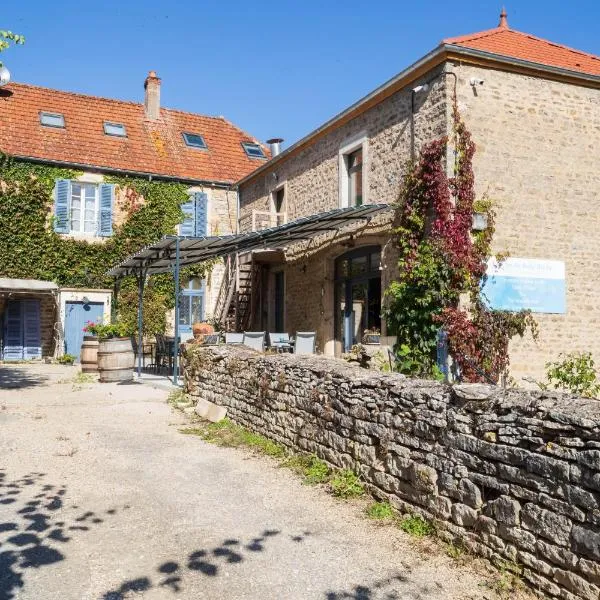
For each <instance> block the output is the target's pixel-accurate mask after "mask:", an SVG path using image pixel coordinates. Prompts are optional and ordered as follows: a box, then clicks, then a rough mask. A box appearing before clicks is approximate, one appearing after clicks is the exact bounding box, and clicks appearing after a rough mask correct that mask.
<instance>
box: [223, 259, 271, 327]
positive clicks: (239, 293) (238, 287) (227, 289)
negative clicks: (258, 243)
mask: <svg viewBox="0 0 600 600" xmlns="http://www.w3.org/2000/svg"><path fill="white" fill-rule="evenodd" d="M259 272H260V271H259V268H258V266H257V265H255V264H254V263H253V261H252V256H251V255H245V256H242V257H240V256H238V255H235V254H232V255H229V256H228V257H227V260H226V261H225V272H224V274H223V281H222V282H221V288H220V289H219V295H218V297H217V303H216V307H215V320H216V321H217V322H218V323H219V324H220V325H221V327H222V328H223V329H224V330H225V331H244V330H247V329H248V327H249V326H250V324H251V321H252V311H253V308H254V305H253V292H254V290H256V289H257V288H256V286H257V285H258V283H259V282H258V274H259Z"/></svg>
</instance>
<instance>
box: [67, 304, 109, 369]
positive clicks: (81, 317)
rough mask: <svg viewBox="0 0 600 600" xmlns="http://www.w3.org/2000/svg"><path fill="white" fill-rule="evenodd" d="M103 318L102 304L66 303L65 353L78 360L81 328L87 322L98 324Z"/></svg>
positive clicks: (81, 336) (81, 334) (81, 340)
mask: <svg viewBox="0 0 600 600" xmlns="http://www.w3.org/2000/svg"><path fill="white" fill-rule="evenodd" d="M103 317H104V304H102V302H88V303H85V304H84V303H83V302H67V303H66V305H65V352H66V353H67V354H72V355H73V356H76V357H77V360H79V354H80V353H81V344H82V342H83V328H84V327H85V326H86V324H87V322H88V321H92V322H100V321H102V320H103Z"/></svg>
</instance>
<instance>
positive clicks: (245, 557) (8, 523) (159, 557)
mask: <svg viewBox="0 0 600 600" xmlns="http://www.w3.org/2000/svg"><path fill="white" fill-rule="evenodd" d="M75 374H76V370H75V369H74V368H68V367H67V368H65V367H59V366H52V365H37V366H35V367H33V366H27V367H25V366H6V365H5V366H0V457H1V458H0V484H1V486H0V600H7V599H10V598H19V599H31V600H52V599H61V600H70V599H73V600H79V599H94V600H96V599H104V600H117V599H121V598H148V599H154V598H161V599H162V598H164V599H173V600H175V599H180V600H182V599H188V598H189V599H192V598H193V599H194V600H196V599H203V598H206V599H210V600H219V599H233V600H237V599H242V598H248V599H257V600H258V599H260V600H270V599H273V600H288V599H289V600H295V599H298V600H300V599H302V600H310V599H315V600H317V599H321V600H341V599H347V598H354V599H356V600H376V599H384V598H385V599H394V598H398V599H402V600H416V599H423V600H424V599H427V600H429V599H442V598H443V599H447V598H452V599H469V598H496V597H497V596H495V594H494V593H493V592H492V591H490V590H489V588H488V587H485V586H483V575H482V574H481V573H480V572H475V571H474V570H471V569H469V568H467V567H461V568H459V567H458V566H456V564H455V563H454V562H453V561H452V560H451V559H449V558H447V557H445V556H444V555H443V554H441V553H439V552H433V553H429V554H428V553H426V552H424V551H423V549H422V547H421V548H420V547H419V544H417V543H416V542H415V541H414V540H413V539H411V538H410V537H408V536H407V535H406V534H404V533H403V532H401V531H400V530H398V529H396V528H394V527H381V526H378V525H377V524H375V523H372V522H371V521H368V520H366V519H365V518H364V517H362V513H361V510H362V509H361V507H360V506H358V505H356V504H347V503H343V502H340V501H337V500H335V499H334V498H332V497H330V496H329V495H328V494H326V493H325V492H324V491H323V490H322V489H319V488H314V487H309V486H305V485H302V483H301V482H300V480H299V479H298V478H297V477H295V476H294V475H293V474H291V473H290V472H288V471H287V470H285V469H279V468H277V466H276V464H275V463H274V462H272V461H270V460H269V459H267V458H259V457H255V456H250V455H249V454H248V453H246V452H245V451H242V450H237V449H227V448H219V447H215V446H212V445H210V444H207V443H205V442H203V441H202V440H200V439H199V438H197V437H194V436H186V435H183V434H181V433H179V431H178V428H179V427H180V426H181V424H182V422H183V417H182V415H181V414H179V413H177V412H175V411H173V410H172V409H171V408H170V407H169V405H168V404H167V403H166V402H165V399H166V396H167V391H165V390H163V389H155V388H153V387H151V386H148V385H142V384H130V385H117V384H98V383H93V384H76V383H73V382H72V381H69V380H71V379H72V378H73V376H74V375H75Z"/></svg>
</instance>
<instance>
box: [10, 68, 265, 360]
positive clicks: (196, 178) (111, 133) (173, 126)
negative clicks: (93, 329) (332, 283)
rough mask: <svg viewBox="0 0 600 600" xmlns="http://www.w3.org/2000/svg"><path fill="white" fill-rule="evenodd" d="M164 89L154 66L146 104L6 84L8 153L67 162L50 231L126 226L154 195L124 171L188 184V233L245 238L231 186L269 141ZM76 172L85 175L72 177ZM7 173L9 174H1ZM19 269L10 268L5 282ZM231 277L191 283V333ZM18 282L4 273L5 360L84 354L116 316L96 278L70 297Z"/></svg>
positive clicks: (91, 240)
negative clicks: (171, 103)
mask: <svg viewBox="0 0 600 600" xmlns="http://www.w3.org/2000/svg"><path fill="white" fill-rule="evenodd" d="M160 86H161V80H160V79H159V78H158V77H157V76H156V74H155V73H154V72H153V71H151V72H150V74H149V75H148V77H147V78H146V80H145V83H144V90H145V97H144V103H143V104H140V103H134V102H125V101H121V100H115V99H108V98H98V97H93V96H87V95H82V94H75V93H70V92H65V91H60V90H53V89H46V88H42V87H37V86H32V85H26V84H22V83H11V84H9V85H6V86H4V87H2V88H0V153H2V154H4V155H8V156H10V157H12V160H13V161H15V162H16V163H19V164H29V165H44V166H48V167H53V168H55V169H56V179H55V180H54V176H53V175H52V177H53V182H54V183H55V185H54V193H53V199H54V207H53V209H52V214H49V215H48V217H49V218H48V227H49V228H50V227H54V230H55V231H56V232H57V233H58V234H59V235H60V236H62V237H63V238H65V239H74V240H80V241H83V242H85V243H87V244H103V243H106V241H107V240H108V239H109V238H110V237H111V236H113V235H114V234H115V232H118V231H119V229H120V227H121V225H122V224H123V223H124V222H125V220H126V219H127V218H128V217H129V216H131V213H132V212H133V211H134V210H135V209H136V208H138V207H139V206H140V205H143V204H144V202H145V199H144V198H143V196H142V197H137V196H135V194H133V195H132V188H131V187H129V186H128V185H127V181H128V180H126V179H125V178H130V179H129V181H132V182H133V181H152V182H174V183H179V184H183V185H184V186H185V187H186V189H187V193H188V196H189V199H188V200H187V201H185V195H183V196H184V201H183V203H182V204H181V209H182V211H183V213H184V215H185V220H184V221H183V222H182V223H181V224H180V225H179V233H180V234H181V235H189V236H196V235H198V236H202V235H221V234H230V233H235V231H236V219H235V214H236V209H237V194H236V192H235V191H232V190H231V186H232V184H233V183H234V182H235V181H236V180H238V179H239V178H240V177H243V176H245V175H246V174H248V173H249V172H250V171H252V170H253V169H255V168H256V166H257V165H260V164H261V163H262V162H264V161H265V160H266V159H267V158H268V155H269V153H268V150H267V148H265V147H263V146H262V145H261V144H259V143H258V142H257V141H256V140H255V139H254V138H253V137H252V136H250V135H248V134H247V133H245V132H244V131H242V130H240V129H239V128H238V127H236V126H235V125H233V124H232V123H230V122H229V121H227V120H226V119H225V118H224V117H212V116H204V115H199V114H194V113H187V112H182V111H179V110H173V109H169V108H164V107H162V106H161V104H160ZM68 172H76V173H77V176H76V177H74V178H72V177H68V176H65V175H64V174H63V175H61V173H68ZM3 177H4V178H6V177H7V172H6V171H5V172H4V174H2V173H0V179H2V178H3ZM117 178H120V179H119V182H118V183H115V180H116V179H117ZM123 182H125V183H123ZM134 196H135V197H134ZM0 210H1V208H0ZM158 218H160V216H159V217H158ZM172 233H175V231H172ZM15 260H17V261H18V258H15ZM40 260H51V259H47V258H46V257H42V258H41V259H40ZM12 266H14V265H11V267H12ZM82 269H83V267H82ZM8 270H9V269H8V265H6V264H5V265H0V277H6V272H7V271H8ZM106 270H108V267H107V269H106ZM14 271H15V269H14V268H13V269H11V272H13V273H14ZM17 271H18V269H17ZM222 273H223V266H222V264H217V265H216V266H215V267H214V269H213V270H212V272H211V275H210V277H208V278H207V280H192V281H186V282H184V285H185V286H186V289H185V290H184V292H183V295H182V302H181V328H182V331H183V335H185V333H186V329H190V330H191V325H192V322H193V321H196V320H204V319H207V318H210V317H211V315H212V312H213V310H214V306H215V302H216V297H217V294H218V290H219V288H220V284H221V278H222ZM15 276H16V277H21V275H14V274H13V275H12V277H15ZM10 281H13V280H9V279H8V278H7V279H6V280H3V286H2V289H1V291H0V319H1V322H2V324H3V326H2V328H1V330H2V336H1V338H2V340H3V344H2V349H4V348H5V347H10V348H11V350H10V352H8V351H7V352H3V353H2V357H3V358H5V359H11V358H12V359H16V358H32V357H33V358H34V357H39V356H41V355H42V354H43V355H52V354H62V353H63V352H64V351H67V352H69V353H71V354H74V355H76V356H77V355H78V354H79V347H80V345H81V338H82V335H83V334H82V328H83V325H84V323H85V322H87V321H89V320H91V321H96V320H102V319H105V320H107V319H108V318H109V317H110V310H111V296H112V293H111V291H110V290H108V289H97V288H98V287H99V286H98V285H95V283H94V281H90V283H89V285H87V286H83V287H79V288H75V289H73V287H72V286H69V287H68V288H64V289H62V290H61V291H60V292H59V290H58V289H54V288H56V286H54V287H53V286H52V282H38V284H36V285H33V288H32V289H29V288H31V285H29V284H27V283H26V282H25V283H24V282H22V281H19V280H17V282H16V284H15V285H16V287H15V288H14V289H11V288H6V286H7V285H9V284H10ZM44 283H45V284H46V285H45V286H44V285H43V284H44ZM55 283H56V282H55ZM40 286H41V287H40ZM102 287H106V286H102ZM41 288H43V291H44V295H40V294H41V291H42V289H41ZM26 291H28V292H29V293H28V294H26V295H21V296H19V295H17V293H20V294H24V293H25V292H26ZM50 296H54V300H52V301H50V300H49V298H50ZM23 302H25V304H23ZM26 312H27V314H28V315H29V316H28V317H27V319H26V318H25V316H24V315H25V313H26ZM50 313H53V314H52V315H50ZM49 315H50V316H49ZM26 331H29V334H28V335H29V337H28V339H27V340H26V339H25V337H27V335H26ZM28 349H29V350H28Z"/></svg>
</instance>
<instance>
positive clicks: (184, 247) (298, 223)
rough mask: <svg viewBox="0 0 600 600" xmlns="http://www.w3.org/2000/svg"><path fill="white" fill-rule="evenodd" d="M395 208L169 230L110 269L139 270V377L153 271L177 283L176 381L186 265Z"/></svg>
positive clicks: (313, 234)
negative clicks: (216, 231)
mask: <svg viewBox="0 0 600 600" xmlns="http://www.w3.org/2000/svg"><path fill="white" fill-rule="evenodd" d="M391 211H392V208H391V207H390V206H389V205H388V204H369V205H364V206H356V207H350V208H337V209H334V210H330V211H327V212H323V213H319V214H316V215H311V216H309V217H301V218H299V219H296V220H294V221H291V222H290V223H286V224H285V225H280V226H278V227H271V228H269V229H263V230H261V231H253V232H250V233H241V234H233V235H221V236H206V237H185V236H165V237H163V238H162V239H160V240H159V241H157V242H156V243H154V244H151V245H149V246H146V247H145V248H143V249H142V250H140V251H139V252H137V253H136V254H134V255H132V256H130V257H129V258H127V259H126V260H124V261H123V262H121V263H120V264H118V265H116V266H114V267H113V268H112V269H111V270H110V271H109V272H108V275H110V276H112V277H115V278H116V280H117V281H118V280H119V279H122V278H123V277H127V276H134V277H136V279H137V282H138V364H137V372H138V377H139V376H141V371H142V348H143V331H142V330H143V310H144V309H143V298H144V285H145V281H146V277H147V276H148V275H158V274H160V273H173V278H174V285H175V344H174V349H173V383H174V384H175V385H177V373H178V365H177V357H178V346H179V295H180V282H179V273H180V269H181V267H185V266H188V265H193V264H197V263H200V262H203V261H205V260H208V259H211V258H215V257H217V256H227V255H229V254H236V253H241V252H252V251H254V250H280V249H283V248H287V247H288V246H290V245H291V244H295V243H298V242H303V241H307V240H312V239H313V238H317V237H319V236H321V235H324V234H327V233H331V232H333V233H335V234H337V233H339V232H344V233H352V231H353V230H355V229H357V227H360V225H363V226H367V225H368V224H369V223H370V221H371V219H372V218H373V217H374V216H375V215H378V214H381V213H384V212H391Z"/></svg>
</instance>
